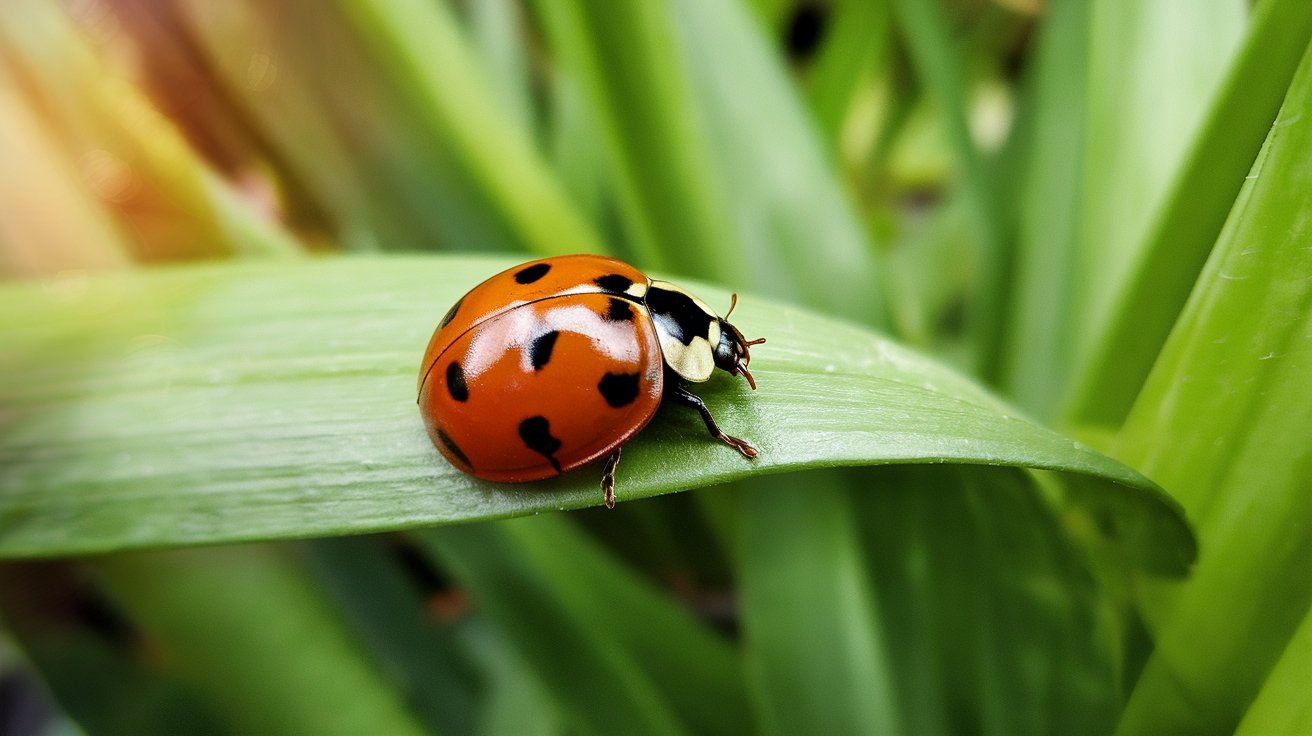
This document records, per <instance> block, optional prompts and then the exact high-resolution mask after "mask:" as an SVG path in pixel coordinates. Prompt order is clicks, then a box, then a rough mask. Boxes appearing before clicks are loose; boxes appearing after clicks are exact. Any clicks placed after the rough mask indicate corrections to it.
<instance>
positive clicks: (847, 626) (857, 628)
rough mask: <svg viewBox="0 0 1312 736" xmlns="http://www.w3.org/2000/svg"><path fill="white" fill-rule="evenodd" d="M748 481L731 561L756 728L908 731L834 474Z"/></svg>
mask: <svg viewBox="0 0 1312 736" xmlns="http://www.w3.org/2000/svg"><path fill="white" fill-rule="evenodd" d="M802 484H805V488H801V487H799V486H800V485H802ZM757 486H758V487H757V488H754V489H753V490H751V491H750V492H749V493H747V494H746V496H745V497H744V499H743V500H744V503H745V513H744V515H743V532H742V545H743V549H742V554H741V557H740V559H741V564H742V573H741V586H742V625H743V633H744V638H745V641H746V646H747V651H748V662H749V666H750V667H751V671H752V676H753V683H754V685H755V687H756V692H755V695H756V699H757V702H758V705H757V709H758V712H759V713H760V714H761V718H760V721H761V724H762V726H763V729H764V732H765V733H769V734H792V733H833V734H838V733H907V732H908V729H907V727H906V725H904V724H902V723H901V722H900V715H901V714H900V712H899V710H898V708H897V703H896V700H895V692H894V685H893V680H894V671H893V670H892V668H891V662H890V661H889V656H888V654H887V652H886V651H885V650H886V649H887V647H888V646H890V643H889V642H885V641H884V638H883V630H882V621H881V617H880V615H879V605H878V602H877V600H876V598H875V591H874V590H873V589H872V585H871V580H870V571H869V570H868V568H867V563H866V559H865V555H864V554H863V550H862V547H861V543H860V541H859V540H858V537H857V529H856V522H855V521H854V519H855V518H858V517H857V516H856V514H855V513H854V509H853V507H852V504H851V501H850V499H849V498H848V496H847V490H846V488H845V487H844V485H843V482H842V478H841V476H840V475H838V474H836V473H824V474H821V473H811V474H808V475H806V476H801V475H788V476H783V477H779V478H770V479H766V480H763V481H761V482H760V483H758V484H757Z"/></svg>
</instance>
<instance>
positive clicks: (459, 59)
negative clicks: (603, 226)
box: [341, 0, 607, 253]
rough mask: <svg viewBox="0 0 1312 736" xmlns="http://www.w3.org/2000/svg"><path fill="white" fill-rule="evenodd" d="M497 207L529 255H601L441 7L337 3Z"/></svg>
mask: <svg viewBox="0 0 1312 736" xmlns="http://www.w3.org/2000/svg"><path fill="white" fill-rule="evenodd" d="M341 7H342V9H343V11H344V12H345V13H346V14H347V15H348V16H349V17H350V19H351V20H352V22H353V23H354V25H355V28H356V30H357V31H358V32H359V33H361V34H362V35H363V36H364V37H365V38H366V40H367V42H368V51H369V53H371V54H373V55H375V56H376V57H377V58H379V59H381V60H382V61H383V63H385V64H387V65H389V68H390V71H391V74H392V75H394V78H395V82H396V84H397V85H398V86H399V87H400V88H401V89H402V90H405V91H406V92H407V93H408V94H409V95H411V97H412V101H413V104H414V105H415V114H416V115H418V116H419V117H420V118H421V119H422V120H423V121H424V123H425V124H426V125H428V126H429V129H430V130H432V131H436V132H437V133H438V135H439V136H440V138H441V140H443V141H445V142H446V143H447V145H448V146H449V147H450V150H451V152H452V154H453V155H455V156H457V157H458V158H459V159H460V160H461V161H462V163H463V165H464V167H465V169H466V170H467V171H468V173H469V176H470V177H471V178H472V179H473V181H474V182H475V185H476V186H477V187H479V188H480V189H481V190H482V192H483V194H484V196H486V197H487V199H488V200H489V201H491V202H492V203H493V205H494V206H495V207H496V208H497V212H498V214H499V216H500V218H501V219H502V220H504V222H505V223H506V224H507V226H508V228H509V229H510V231H511V232H513V233H514V234H515V236H516V237H517V239H518V241H519V242H520V243H521V244H522V245H523V246H524V247H526V248H527V249H528V250H530V251H533V252H536V253H575V252H580V251H588V252H605V251H606V250H607V248H606V244H605V243H604V242H602V241H601V239H600V238H599V237H598V235H597V233H596V232H595V231H594V230H593V229H592V227H591V225H590V224H589V223H588V222H587V221H586V220H584V219H583V218H582V217H581V216H580V215H579V213H578V211H577V210H576V209H575V208H574V205H573V204H572V203H570V202H569V201H568V199H567V198H566V196H565V193H564V190H563V189H562V188H561V186H560V183H559V182H558V181H557V180H556V179H555V177H554V176H553V175H552V173H551V171H550V169H549V168H548V167H547V164H546V162H545V161H544V160H543V158H542V156H541V155H540V154H539V153H538V152H537V150H536V148H535V147H534V144H533V140H532V137H531V135H530V133H529V131H527V130H523V129H520V128H519V127H517V126H515V125H514V124H513V121H512V120H511V119H510V118H509V117H508V116H507V115H506V114H505V113H503V111H502V110H501V108H500V106H499V105H498V103H497V101H496V99H495V98H494V97H493V96H492V94H491V92H490V91H489V85H488V84H487V82H486V81H485V79H486V75H485V73H484V71H483V69H481V68H480V67H479V66H478V64H477V61H476V57H475V56H474V53H473V51H472V50H471V49H470V48H469V45H468V42H467V41H466V40H465V39H464V37H463V36H462V35H461V30H460V28H459V27H458V24H457V22H456V19H455V17H454V16H453V14H452V12H451V10H450V9H449V8H448V7H447V4H446V3H445V2H427V1H426V0H396V1H393V2H352V3H346V4H345V5H343V6H341Z"/></svg>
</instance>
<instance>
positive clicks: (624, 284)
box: [592, 273, 633, 294]
mask: <svg viewBox="0 0 1312 736" xmlns="http://www.w3.org/2000/svg"><path fill="white" fill-rule="evenodd" d="M592 283H594V284H596V285H597V286H600V287H601V288H602V289H604V290H606V291H613V292H615V293H616V294H623V293H624V292H625V290H627V289H628V288H629V287H630V286H633V279H631V278H629V277H628V276H621V275H619V274H617V273H612V274H608V275H606V276H598V277H597V278H595V279H593V280H592Z"/></svg>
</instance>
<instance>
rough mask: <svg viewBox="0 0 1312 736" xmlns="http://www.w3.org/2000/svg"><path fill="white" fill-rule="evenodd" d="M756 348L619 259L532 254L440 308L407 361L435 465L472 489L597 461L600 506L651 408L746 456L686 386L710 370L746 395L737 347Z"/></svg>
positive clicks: (684, 295)
mask: <svg viewBox="0 0 1312 736" xmlns="http://www.w3.org/2000/svg"><path fill="white" fill-rule="evenodd" d="M733 303H734V304H736V303H737V296H736V295H735V297H734V301H733ZM729 312H730V313H732V312H733V306H732V305H731V306H730V307H729ZM725 316H726V317H727V316H728V314H726V315H725ZM762 342H765V339H764V338H761V339H757V340H750V341H749V340H747V339H746V338H744V337H743V335H742V333H741V332H739V331H738V329H737V328H735V327H734V326H733V325H731V324H729V323H728V322H727V321H726V320H725V319H723V318H721V317H719V316H718V315H716V314H715V312H714V311H713V310H711V308H710V307H708V306H706V304H705V303H703V302H702V301H701V300H700V299H698V298H697V297H695V296H693V295H692V294H689V293H688V292H686V291H684V290H683V289H680V288H679V287H677V286H675V285H674V284H671V283H669V282H667V281H657V280H653V279H650V278H648V277H647V276H646V275H644V274H643V273H642V272H641V271H639V270H638V269H636V268H634V267H633V266H630V265H629V264H627V263H624V262H623V261H618V260H615V259H614V258H606V257H604V256H595V255H574V256H560V257H556V258H544V259H542V260H538V261H531V262H529V263H525V264H521V265H519V266H516V267H514V268H512V269H509V270H507V271H503V272H501V273H499V274H497V275H496V276H493V277H492V278H490V279H488V280H487V281H484V282H483V283H481V284H479V285H478V286H476V287H474V289H473V290H472V291H470V292H469V293H468V294H465V295H464V296H463V297H461V298H460V300H458V301H457V302H456V303H455V305H454V306H452V307H451V309H450V310H449V311H448V312H447V313H446V316H444V317H443V318H442V321H441V322H440V323H439V324H438V326H437V330H436V331H435V332H434V333H433V338H432V339H431V340H430V341H429V343H428V349H427V350H426V351H425V352H424V361H423V363H422V364H421V366H420V374H419V411H420V414H422V415H423V418H424V425H425V426H426V427H427V429H428V436H429V437H431V438H432V440H433V444H434V445H436V446H437V449H438V450H440V451H441V452H442V454H443V455H444V456H446V459H447V460H449V461H450V462H451V464H452V465H454V466H456V467H457V468H459V469H460V470H463V471H465V472H467V473H470V474H472V475H474V476H476V477H478V478H483V479H485V480H492V481H505V482H520V481H531V480H540V479H542V478H548V477H551V476H553V475H559V474H560V473H566V472H569V471H570V470H573V469H575V468H578V467H580V466H582V465H586V464H588V463H590V462H593V461H596V460H600V459H602V458H605V465H604V466H603V469H602V476H601V487H602V491H603V493H604V496H605V500H606V506H607V507H609V508H614V506H615V466H616V464H617V463H618V462H619V458H620V448H621V447H622V446H623V445H624V443H625V442H627V441H628V440H629V439H630V438H631V437H633V435H635V434H637V433H638V431H639V430H641V429H642V428H643V427H645V426H646V425H647V422H649V421H651V418H652V416H654V415H655V414H656V410H657V408H659V407H660V404H661V401H662V400H668V401H673V402H675V403H678V404H682V405H684V406H687V407H691V408H693V409H696V410H697V411H698V412H699V413H700V414H701V417H702V421H703V422H705V423H706V428H707V429H708V430H709V431H710V433H711V436H713V437H715V438H716V439H718V440H720V441H721V442H724V443H725V444H727V445H729V446H730V447H732V448H734V449H735V450H737V451H738V452H740V453H742V455H743V456H744V457H746V458H754V457H756V448H754V447H752V445H751V444H750V443H748V442H746V441H745V440H741V439H738V438H737V437H731V436H730V435H727V434H725V433H724V432H723V431H721V430H720V428H719V427H718V426H717V425H716V423H715V420H714V419H712V418H711V412H710V411H709V410H708V409H707V408H706V404H705V403H703V402H702V400H701V399H700V398H698V397H697V396H696V395H695V394H693V393H692V392H691V391H689V390H688V384H690V383H700V382H702V381H705V380H707V379H708V378H710V377H711V373H712V372H713V371H714V370H715V369H716V368H720V369H721V370H724V371H728V372H729V373H730V374H732V375H741V376H742V377H743V378H745V379H747V383H748V385H750V386H751V387H752V389H753V390H755V388H756V381H755V380H753V379H752V374H751V373H748V372H747V364H748V362H749V361H750V356H749V355H748V348H749V347H750V346H752V345H757V344H760V343H762Z"/></svg>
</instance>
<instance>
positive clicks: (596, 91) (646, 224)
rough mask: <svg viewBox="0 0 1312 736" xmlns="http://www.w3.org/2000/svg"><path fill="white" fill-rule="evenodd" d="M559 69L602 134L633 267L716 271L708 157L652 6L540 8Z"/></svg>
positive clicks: (668, 35)
mask: <svg viewBox="0 0 1312 736" xmlns="http://www.w3.org/2000/svg"><path fill="white" fill-rule="evenodd" d="M537 8H538V12H539V15H540V16H541V17H542V20H543V25H544V28H545V30H546V31H547V35H548V38H549V39H550V41H551V46H552V49H553V51H554V52H555V53H556V55H557V61H558V62H559V63H561V64H562V66H563V67H564V69H565V72H566V73H567V74H569V75H570V76H571V77H572V78H573V79H576V80H577V81H578V83H579V85H580V89H581V91H582V92H583V95H584V98H585V99H586V100H587V102H588V105H589V107H590V110H591V113H592V117H593V118H594V119H595V120H596V122H597V126H598V129H599V132H600V133H601V141H600V143H601V145H602V146H603V148H604V150H605V151H606V154H607V159H608V165H609V169H610V172H611V177H610V179H611V181H613V182H614V185H615V187H616V190H617V192H616V200H617V204H618V206H619V208H620V211H621V213H622V215H623V218H624V221H625V225H626V232H627V235H628V241H629V242H630V244H631V246H632V251H633V253H634V255H635V256H636V257H637V261H638V262H639V263H643V264H646V265H648V266H650V267H653V268H654V267H664V268H675V269H686V270H689V271H692V272H704V271H706V270H708V269H709V270H711V271H712V272H715V271H721V272H722V271H724V270H727V269H724V268H719V267H718V266H721V265H725V264H724V261H722V260H721V259H723V258H724V257H725V254H724V253H723V252H722V250H721V249H717V248H716V247H715V246H717V245H719V244H721V243H723V242H724V240H725V233H724V231H723V229H722V228H723V225H722V221H721V219H720V218H719V217H718V212H717V210H718V209H719V208H718V205H717V200H716V197H715V190H714V187H713V179H712V172H711V171H710V170H708V169H707V167H706V161H707V160H708V159H709V158H710V155H711V151H710V149H709V147H708V146H707V140H706V135H705V132H704V130H703V129H702V127H701V125H702V123H701V121H700V120H698V118H697V115H696V107H695V104H694V100H693V98H692V94H693V93H692V90H691V89H690V87H689V80H688V71H687V67H686V65H685V64H684V63H683V61H682V60H681V59H680V58H679V57H678V54H677V47H676V46H675V42H674V38H673V36H672V30H671V28H670V20H669V14H668V12H667V11H666V9H665V8H664V7H663V6H662V5H661V4H658V3H613V2H607V1H606V0H595V1H594V0H576V1H573V2H541V3H538V4H537Z"/></svg>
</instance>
